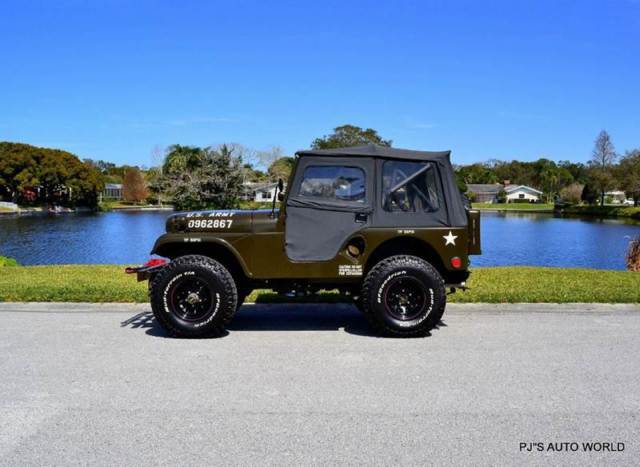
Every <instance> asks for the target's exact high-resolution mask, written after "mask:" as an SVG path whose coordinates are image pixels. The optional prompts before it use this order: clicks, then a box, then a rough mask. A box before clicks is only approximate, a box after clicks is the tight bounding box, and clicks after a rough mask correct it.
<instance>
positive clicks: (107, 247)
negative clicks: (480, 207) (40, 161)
mask: <svg viewBox="0 0 640 467" xmlns="http://www.w3.org/2000/svg"><path fill="white" fill-rule="evenodd" d="M170 214H171V212H170V211H147V212H139V211H136V212H108V213H99V214H66V215H60V216H48V215H30V216H19V217H16V216H0V255H3V256H10V257H12V258H15V259H17V260H18V261H19V262H20V263H21V264H27V265H32V264H69V263H87V264H91V263H103V264H110V263H115V264H136V263H142V262H144V261H146V260H147V259H148V257H149V250H150V249H151V247H152V246H153V242H154V241H155V239H156V237H158V235H160V234H161V233H162V232H164V224H165V219H166V218H167V216H169V215H170ZM636 235H640V223H638V222H628V221H627V222H625V221H621V220H613V219H606V220H599V219H574V218H557V217H554V216H553V215H552V214H536V213H493V212H483V213H482V250H483V255H482V256H472V264H473V265H474V266H508V265H531V266H564V267H585V268H597V269H624V268H625V265H624V254H625V252H626V250H627V247H628V244H629V240H630V239H631V238H632V237H634V236H636Z"/></svg>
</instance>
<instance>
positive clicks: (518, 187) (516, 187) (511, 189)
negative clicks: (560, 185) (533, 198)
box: [504, 185, 542, 195]
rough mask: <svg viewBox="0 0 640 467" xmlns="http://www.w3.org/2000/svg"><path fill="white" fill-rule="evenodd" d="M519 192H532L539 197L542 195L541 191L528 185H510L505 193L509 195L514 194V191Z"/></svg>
mask: <svg viewBox="0 0 640 467" xmlns="http://www.w3.org/2000/svg"><path fill="white" fill-rule="evenodd" d="M518 190H525V191H532V192H534V193H538V194H539V195H541V194H542V192H541V191H540V190H536V189H535V188H531V187H530V186H527V185H509V186H507V187H505V189H504V191H506V192H507V194H509V193H513V192H514V191H518Z"/></svg>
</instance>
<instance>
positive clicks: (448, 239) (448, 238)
mask: <svg viewBox="0 0 640 467" xmlns="http://www.w3.org/2000/svg"><path fill="white" fill-rule="evenodd" d="M442 238H444V239H445V243H444V246H447V245H453V246H456V238H458V236H457V235H453V233H451V230H449V235H443V236H442Z"/></svg>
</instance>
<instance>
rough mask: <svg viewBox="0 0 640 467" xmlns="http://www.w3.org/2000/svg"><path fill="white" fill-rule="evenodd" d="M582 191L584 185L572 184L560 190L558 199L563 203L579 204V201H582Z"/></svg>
mask: <svg viewBox="0 0 640 467" xmlns="http://www.w3.org/2000/svg"><path fill="white" fill-rule="evenodd" d="M583 191H584V185H581V184H580V183H572V184H571V185H569V186H566V187H564V188H563V189H562V190H560V199H561V200H562V201H564V202H565V203H570V204H580V201H582V192H583Z"/></svg>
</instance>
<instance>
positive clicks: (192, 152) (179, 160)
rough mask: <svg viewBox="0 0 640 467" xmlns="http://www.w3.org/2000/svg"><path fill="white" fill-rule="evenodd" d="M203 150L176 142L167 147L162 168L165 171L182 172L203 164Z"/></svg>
mask: <svg viewBox="0 0 640 467" xmlns="http://www.w3.org/2000/svg"><path fill="white" fill-rule="evenodd" d="M202 157H203V150H202V149H201V148H198V147H195V146H181V145H179V144H174V145H172V146H169V148H168V149H167V155H166V156H165V158H164V164H163V165H162V170H163V172H164V173H167V174H169V173H180V172H184V171H188V170H191V169H194V168H196V167H199V166H201V164H202Z"/></svg>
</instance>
